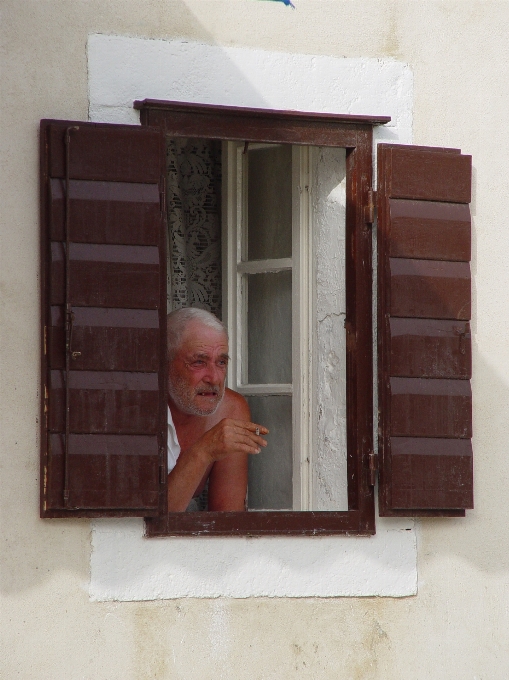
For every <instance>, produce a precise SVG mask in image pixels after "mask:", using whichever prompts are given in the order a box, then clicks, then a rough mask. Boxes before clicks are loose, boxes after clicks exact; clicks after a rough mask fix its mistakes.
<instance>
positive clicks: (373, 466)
mask: <svg viewBox="0 0 509 680" xmlns="http://www.w3.org/2000/svg"><path fill="white" fill-rule="evenodd" d="M377 473H378V454H376V453H374V452H373V451H372V452H371V453H370V454H369V486H375V482H376V476H377Z"/></svg>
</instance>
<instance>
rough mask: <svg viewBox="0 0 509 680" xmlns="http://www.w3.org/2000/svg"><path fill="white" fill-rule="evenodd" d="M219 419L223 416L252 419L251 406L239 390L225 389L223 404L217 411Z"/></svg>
mask: <svg viewBox="0 0 509 680" xmlns="http://www.w3.org/2000/svg"><path fill="white" fill-rule="evenodd" d="M216 413H217V415H218V416H219V420H221V419H222V418H235V419H236V420H251V414H250V411H249V406H248V403H247V401H246V400H245V399H244V397H243V396H242V395H241V394H239V393H238V392H234V391H233V390H230V389H228V388H226V389H225V391H224V397H223V401H222V402H221V406H220V407H219V408H218V410H217V411H216Z"/></svg>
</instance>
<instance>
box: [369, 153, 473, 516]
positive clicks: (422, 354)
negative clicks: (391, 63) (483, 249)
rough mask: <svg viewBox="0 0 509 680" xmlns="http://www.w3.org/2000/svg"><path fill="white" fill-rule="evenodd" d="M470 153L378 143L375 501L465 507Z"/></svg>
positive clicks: (399, 511) (408, 511) (405, 511)
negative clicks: (377, 419)
mask: <svg viewBox="0 0 509 680" xmlns="http://www.w3.org/2000/svg"><path fill="white" fill-rule="evenodd" d="M470 187H471V158H470V157H469V156H462V155H461V154H460V153H459V152H457V151H456V150H453V149H451V150H443V149H437V150H432V149H429V148H423V147H401V146H397V145H384V144H381V145H379V147H378V190H377V195H378V249H379V260H378V276H379V307H378V322H379V328H378V345H379V356H378V367H379V383H378V389H379V433H380V435H379V501H380V503H379V506H380V514H381V515H382V516H405V515H422V516H433V515H449V516H451V515H456V516H460V515H463V514H464V509H465V508H471V507H473V474H472V445H471V441H470V438H471V436H472V395H471V389H470V381H469V378H470V377H471V372H472V361H471V333H470V324H469V320H470V316H471V281H470V266H469V259H470V252H471V236H470V213H469V209H468V205H467V204H468V202H469V200H470Z"/></svg>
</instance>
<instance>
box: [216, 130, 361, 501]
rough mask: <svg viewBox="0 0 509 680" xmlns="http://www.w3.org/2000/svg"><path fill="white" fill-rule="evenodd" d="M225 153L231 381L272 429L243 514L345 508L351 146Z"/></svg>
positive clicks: (256, 461)
mask: <svg viewBox="0 0 509 680" xmlns="http://www.w3.org/2000/svg"><path fill="white" fill-rule="evenodd" d="M225 157H226V172H225V176H226V177H227V178H228V181H227V184H226V186H225V190H224V193H225V204H226V206H227V209H226V210H225V211H224V213H225V214H226V219H224V221H223V222H224V232H223V241H224V243H225V248H224V251H225V258H224V260H225V265H226V266H225V267H224V269H225V282H226V285H225V287H224V289H225V293H226V295H224V296H223V299H224V301H225V303H226V304H224V306H223V309H224V310H225V311H226V312H227V313H226V315H225V316H226V318H227V320H228V326H229V332H230V337H231V338H232V345H233V347H234V348H236V351H234V352H233V355H232V358H233V360H232V362H231V365H230V373H229V384H230V386H231V387H232V388H233V389H235V390H236V391H238V392H240V393H241V394H243V395H244V396H246V398H247V399H248V402H249V404H250V408H251V412H252V415H253V418H254V420H255V422H261V423H264V424H265V425H267V427H269V429H270V431H271V433H272V434H271V436H270V437H269V445H268V447H267V449H266V450H265V451H264V452H263V456H257V457H252V458H250V474H249V490H248V507H249V508H250V509H257V510H263V509H273V510H283V509H287V510H292V509H293V510H347V508H348V498H347V488H346V487H347V470H346V448H347V447H346V379H345V378H346V366H345V360H346V346H345V338H346V331H345V319H346V316H345V311H346V310H345V271H344V261H345V251H344V246H345V198H346V191H345V182H346V154H345V149H341V148H330V149H328V148H319V147H312V146H296V145H294V146H292V145H289V144H287V145H278V144H249V145H248V146H246V145H245V144H243V143H236V142H229V143H228V144H227V146H226V153H225ZM319 367H321V368H322V370H318V369H319Z"/></svg>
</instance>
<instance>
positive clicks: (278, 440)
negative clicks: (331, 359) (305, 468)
mask: <svg viewBox="0 0 509 680" xmlns="http://www.w3.org/2000/svg"><path fill="white" fill-rule="evenodd" d="M247 400H248V402H249V408H250V409H251V420H252V421H253V422H254V423H257V424H259V425H265V427H268V428H269V430H270V433H269V434H268V435H267V442H268V443H267V447H266V448H264V449H262V451H261V453H259V454H257V455H252V456H249V484H248V507H249V508H250V509H252V510H285V509H286V510H291V508H292V498H293V493H292V397H290V396H271V397H248V398H247Z"/></svg>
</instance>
